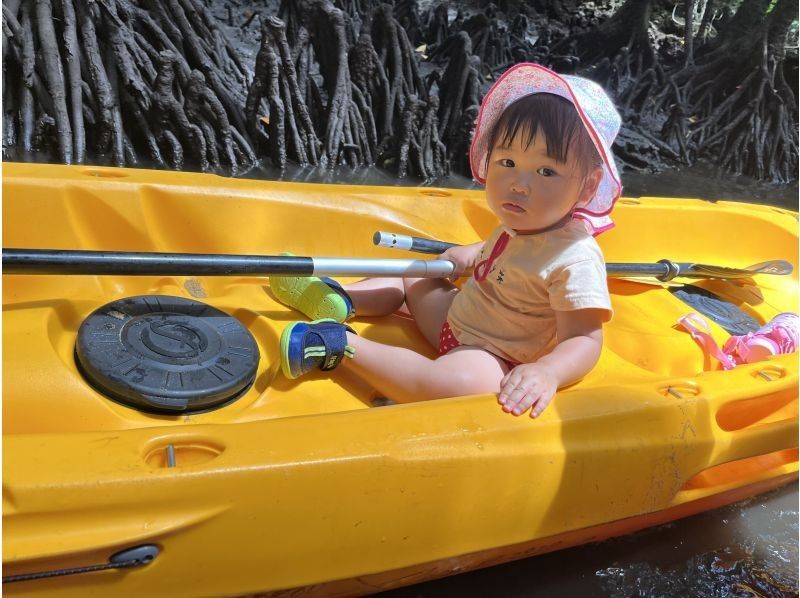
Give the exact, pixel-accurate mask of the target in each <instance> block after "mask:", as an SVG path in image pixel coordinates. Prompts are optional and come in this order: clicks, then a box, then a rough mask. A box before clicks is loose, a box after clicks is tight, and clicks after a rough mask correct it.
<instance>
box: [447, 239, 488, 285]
mask: <svg viewBox="0 0 800 598" xmlns="http://www.w3.org/2000/svg"><path fill="white" fill-rule="evenodd" d="M483 244H484V241H479V242H478V243H473V244H472V245H460V246H458V247H451V248H450V249H448V250H447V251H445V252H444V253H443V254H441V255H440V256H439V259H440V260H450V261H451V262H453V263H454V264H455V265H456V267H455V269H454V270H453V275H452V276H451V277H450V280H452V281H456V280H458V279H459V278H461V276H463V274H464V272H466V271H467V270H470V269H472V268H474V267H475V262H477V261H478V255H480V253H481V249H483Z"/></svg>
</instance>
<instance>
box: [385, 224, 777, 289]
mask: <svg viewBox="0 0 800 598" xmlns="http://www.w3.org/2000/svg"><path fill="white" fill-rule="evenodd" d="M372 242H373V243H374V244H375V245H378V246H380V247H393V248H396V249H405V250H407V251H416V252H419V253H428V254H434V255H438V254H441V253H444V252H445V251H447V250H448V249H449V248H451V247H458V245H456V244H454V243H446V242H444V241H436V240H433V239H421V238H419V237H412V236H410V235H401V234H398V233H387V232H383V231H378V232H376V233H375V234H374V235H373V237H372ZM606 271H607V272H608V275H609V276H610V277H612V278H637V277H652V278H657V279H658V280H661V281H664V282H666V281H668V280H672V279H673V278H676V277H678V276H680V277H682V278H750V277H751V276H754V275H755V274H777V275H786V274H791V273H792V271H793V266H792V264H790V263H789V262H787V261H785V260H771V261H768V262H760V263H758V264H753V265H752V266H747V267H745V268H728V267H725V266H713V265H710V264H696V263H691V262H673V261H671V260H659V261H658V262H656V263H650V264H648V263H642V264H636V263H614V262H610V263H607V264H606Z"/></svg>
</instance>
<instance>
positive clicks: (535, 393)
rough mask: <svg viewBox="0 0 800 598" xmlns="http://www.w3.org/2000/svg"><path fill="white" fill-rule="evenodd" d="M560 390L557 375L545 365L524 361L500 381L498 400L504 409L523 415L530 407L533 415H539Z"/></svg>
mask: <svg viewBox="0 0 800 598" xmlns="http://www.w3.org/2000/svg"><path fill="white" fill-rule="evenodd" d="M557 390H558V381H557V380H556V377H555V375H554V374H553V373H552V372H551V371H550V370H549V369H548V368H547V367H546V366H543V365H539V364H537V363H523V364H521V365H518V366H517V367H515V368H514V369H513V370H511V371H510V372H508V374H506V375H505V376H504V377H503V379H502V380H501V381H500V395H499V397H498V399H497V400H498V402H499V403H500V404H501V405H502V406H503V411H505V412H507V413H513V414H514V415H521V414H523V413H525V412H526V411H527V410H528V409H529V408H531V407H532V409H531V417H538V416H539V415H540V414H541V413H542V411H544V409H545V407H547V405H549V404H550V401H551V400H552V399H553V396H554V395H555V394H556V391H557Z"/></svg>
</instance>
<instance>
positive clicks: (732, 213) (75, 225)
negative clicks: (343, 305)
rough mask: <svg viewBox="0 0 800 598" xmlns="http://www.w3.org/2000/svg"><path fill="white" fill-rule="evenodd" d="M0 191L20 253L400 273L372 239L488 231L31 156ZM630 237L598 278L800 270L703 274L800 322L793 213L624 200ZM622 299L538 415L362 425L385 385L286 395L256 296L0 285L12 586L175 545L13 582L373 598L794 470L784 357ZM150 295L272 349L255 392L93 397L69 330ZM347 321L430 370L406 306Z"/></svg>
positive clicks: (436, 197) (437, 212) (184, 176)
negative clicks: (753, 358) (218, 404)
mask: <svg viewBox="0 0 800 598" xmlns="http://www.w3.org/2000/svg"><path fill="white" fill-rule="evenodd" d="M3 186H4V200H5V201H4V202H3V216H4V221H5V231H4V246H6V247H22V248H24V247H30V248H37V247H40V248H41V247H47V248H54V249H60V248H63V249H95V250H100V249H103V250H120V251H159V252H198V253H199V252H202V253H241V254H259V253H260V254H278V253H280V252H281V251H292V252H293V253H295V254H297V255H311V256H363V257H367V256H369V257H403V256H406V255H407V254H404V253H402V252H395V251H392V250H389V249H381V248H375V247H374V246H373V245H372V242H371V240H372V233H373V232H374V231H376V230H391V231H396V232H400V233H406V234H412V235H416V236H423V237H430V238H438V239H442V240H448V241H452V242H457V243H469V242H474V241H476V240H477V239H479V238H481V237H482V236H484V235H486V234H487V233H488V231H489V230H491V228H492V227H493V226H494V219H493V216H492V215H491V213H490V212H489V211H488V209H487V208H486V207H485V206H484V204H483V197H482V194H481V193H480V192H473V191H456V190H444V189H442V190H439V189H425V188H407V189H404V188H376V187H355V186H325V185H306V184H295V183H275V182H265V181H245V180H230V179H223V178H220V177H215V176H211V175H194V174H190V173H163V172H150V171H136V170H116V169H99V168H88V167H87V168H84V167H64V166H41V165H17V164H6V165H4V179H3ZM615 220H616V222H617V228H616V229H614V230H612V231H609V232H607V233H605V234H603V235H601V237H599V242H600V244H601V246H602V248H603V250H604V252H605V255H606V259H607V260H608V261H614V262H634V261H635V262H653V261H657V260H659V259H661V258H669V259H672V260H675V261H687V262H689V261H698V262H703V263H710V264H719V265H727V266H747V265H750V264H753V263H758V262H762V261H766V260H771V259H786V260H788V261H790V262H791V263H792V264H793V265H794V266H795V274H793V275H791V276H758V277H756V278H755V279H754V280H752V281H749V280H744V281H739V282H737V283H731V282H725V281H702V282H696V283H695V284H698V285H699V286H702V287H704V288H707V289H708V290H711V291H713V292H715V293H717V294H718V295H720V296H722V297H724V298H725V299H726V300H728V301H730V302H731V303H734V304H735V305H736V306H737V307H739V309H741V310H743V311H745V312H746V313H748V314H749V315H751V316H752V317H754V318H756V319H757V320H758V321H759V322H765V321H767V320H769V319H770V318H771V317H772V316H774V315H775V314H776V313H778V312H779V311H785V310H793V309H796V303H797V274H796V268H797V263H798V256H797V232H796V228H797V216H796V214H794V213H792V212H788V211H785V210H780V209H777V208H770V207H762V206H750V205H743V204H728V203H720V204H715V205H713V206H711V205H709V204H708V203H705V202H701V201H697V200H675V199H658V198H642V199H623V200H621V201H620V204H619V206H618V208H617V210H616V211H615ZM654 223H656V224H657V227H658V228H656V227H655V226H654ZM731 240H734V241H736V243H733V244H732V241H731ZM678 282H679V281H678ZM609 284H610V290H611V295H612V302H613V304H614V309H615V316H614V319H613V320H612V321H611V322H610V323H609V324H608V325H607V326H606V327H605V329H604V334H605V343H604V348H603V353H602V356H601V360H600V363H599V364H598V366H597V367H596V368H595V369H594V370H593V371H592V372H591V374H589V375H588V376H587V377H586V378H585V379H584V380H582V381H581V382H579V383H578V384H575V385H573V386H571V387H569V388H566V389H563V390H562V391H561V392H559V394H558V395H557V397H556V398H555V400H554V401H553V403H552V404H551V405H550V407H549V408H548V409H547V410H546V411H545V412H544V414H543V415H542V416H541V417H540V418H539V419H537V420H535V421H534V420H531V419H530V418H527V417H520V418H514V417H512V416H509V415H508V414H505V413H503V412H502V411H501V410H500V408H499V406H498V405H497V400H496V397H495V396H494V395H478V396H472V397H454V398H451V399H443V400H439V401H429V402H422V401H420V402H416V403H411V404H407V405H398V406H392V407H388V408H375V407H374V406H375V405H378V404H381V402H380V401H375V399H376V392H375V391H374V390H373V389H371V388H369V387H368V386H367V385H365V384H363V383H361V382H359V381H357V380H351V379H347V378H346V377H344V376H342V375H340V373H339V372H337V373H335V375H334V376H330V377H329V376H323V375H322V374H319V375H309V376H307V377H304V378H303V379H301V380H297V381H290V380H287V379H285V378H284V377H283V376H282V375H281V374H280V373H279V364H278V361H277V348H278V338H279V335H280V332H281V330H282V329H283V327H284V326H285V325H286V323H287V322H289V321H292V320H295V319H300V318H301V314H297V313H293V312H292V311H291V310H289V309H288V308H287V307H285V306H283V305H280V304H279V303H278V302H276V301H275V299H274V298H273V297H272V295H271V293H270V291H269V287H268V284H267V283H266V281H265V280H264V279H257V278H244V277H235V278H226V277H204V278H187V277H146V276H145V277H132V276H131V277H124V276H11V275H6V276H4V284H3V310H4V311H3V316H4V322H3V323H4V333H3V348H4V351H3V372H4V400H3V415H4V434H3V448H4V451H3V467H4V471H3V490H4V492H3V523H4V531H3V536H4V546H3V563H4V574H5V575H9V574H19V573H27V572H36V571H43V570H54V569H59V568H64V567H70V566H85V565H91V564H97V563H100V562H105V561H106V560H107V559H108V556H109V555H110V554H113V553H115V552H117V551H119V550H122V549H125V548H129V547H132V546H137V545H140V544H144V543H148V544H150V543H152V544H154V545H157V546H159V547H161V548H162V549H163V551H162V553H161V554H160V555H159V556H158V557H157V559H156V560H155V561H154V562H153V564H151V565H148V566H145V567H141V568H138V569H132V570H129V571H125V572H120V571H104V572H101V573H97V574H88V575H74V576H67V577H63V578H54V579H50V580H41V581H35V582H21V583H18V584H7V585H6V586H5V587H4V589H5V590H6V591H8V592H18V593H25V592H33V593H36V592H42V591H49V592H51V593H53V594H59V595H86V593H87V591H89V590H91V589H93V590H95V591H101V592H105V593H114V594H115V595H142V594H146V593H153V592H154V591H157V592H160V593H164V594H169V595H176V596H177V595H197V594H199V593H203V594H246V593H253V592H259V591H272V590H282V589H291V588H301V587H304V588H306V591H307V592H308V593H309V594H311V595H314V594H316V595H347V594H353V593H364V592H371V591H377V590H379V589H387V588H390V587H396V586H398V585H403V584H407V583H414V582H416V581H421V580H423V579H429V578H432V577H437V576H442V575H448V574H450V573H453V572H457V571H462V570H466V569H470V568H475V567H479V566H487V565H489V564H493V563H497V562H503V561H506V560H511V559H514V558H520V557H522V556H525V555H528V554H537V553H540V552H546V551H548V550H555V549H558V548H564V547H566V546H570V545H574V544H579V543H583V542H590V541H596V540H599V539H602V538H605V537H609V536H612V535H616V534H621V533H628V532H631V531H634V530H636V529H641V528H643V527H646V526H649V525H655V524H658V523H663V522H665V521H669V520H671V519H675V518H677V517H682V516H686V515H688V514H691V513H696V512H699V511H701V510H704V509H709V508H713V507H716V506H720V505H723V504H727V503H729V502H732V501H735V500H739V499H742V498H744V497H746V496H750V495H752V494H755V493H758V492H763V491H765V490H767V489H769V488H772V487H777V486H779V485H782V484H785V483H787V482H789V481H790V480H793V479H796V477H797V457H798V456H797V384H798V379H797V365H798V364H797V356H796V355H784V356H779V357H776V358H773V359H771V360H769V361H767V362H762V363H759V364H752V365H748V366H742V367H739V368H736V369H735V370H733V371H730V372H722V371H709V365H708V364H705V363H704V360H703V357H702V354H701V353H700V351H699V349H698V348H697V347H696V345H695V344H694V342H693V341H692V340H691V339H690V337H689V335H688V334H686V333H685V332H681V331H679V330H677V329H676V328H675V324H676V321H677V318H678V317H680V316H682V315H684V314H686V313H688V312H689V311H692V308H690V307H689V306H688V305H685V304H684V303H682V302H681V301H680V300H679V299H678V298H677V297H676V296H675V295H674V294H672V293H671V292H670V291H669V288H667V287H666V286H665V285H662V284H660V283H654V282H653V281H640V282H634V281H628V280H611V281H610V282H609ZM141 294H159V295H162V294H166V295H176V296H181V297H184V298H193V299H196V300H199V301H203V302H205V303H208V304H210V305H213V306H214V307H217V308H219V309H221V310H223V311H225V312H227V313H229V314H231V315H233V316H234V317H236V318H237V319H238V320H239V321H240V322H242V323H243V324H244V325H245V326H246V327H247V328H248V329H249V330H250V332H251V333H252V334H253V336H254V337H255V340H256V343H257V344H258V348H259V351H260V353H261V362H260V365H259V368H258V372H257V374H256V379H255V382H254V384H253V386H252V387H251V388H250V389H249V390H248V391H247V392H246V393H245V394H244V395H243V396H242V397H241V398H239V399H238V400H237V401H235V402H233V403H231V404H229V405H227V406H225V407H223V408H220V409H215V410H213V411H209V412H207V413H197V414H193V415H177V416H168V415H153V414H146V413H141V412H138V411H135V410H133V409H130V408H127V407H124V406H122V405H120V404H118V403H116V402H114V401H111V400H108V399H107V398H105V397H103V396H102V395H100V393H98V392H97V391H96V390H94V389H93V388H92V387H91V386H89V385H88V384H87V383H86V382H85V381H84V380H83V378H82V376H81V375H80V372H78V370H77V368H76V366H75V359H74V346H75V339H76V335H77V331H78V327H79V326H80V324H81V322H82V320H83V319H84V318H85V317H86V316H87V315H89V314H90V313H91V312H92V311H93V310H94V309H96V308H97V307H99V306H101V305H103V304H105V303H107V302H109V301H111V300H113V299H116V298H120V297H128V296H134V295H141ZM354 327H355V328H356V330H357V331H358V332H359V333H360V334H362V335H364V336H367V337H368V338H371V339H375V340H379V341H383V342H387V343H392V344H397V345H401V346H407V347H409V348H413V349H415V350H417V351H420V352H423V353H425V354H427V355H429V356H433V349H432V348H430V347H427V346H426V345H425V342H424V339H423V338H422V336H421V335H420V334H419V333H418V331H417V330H416V328H415V326H414V324H413V322H412V321H410V320H409V319H407V318H404V317H402V316H400V315H393V316H390V317H386V318H377V319H366V318H364V319H358V318H357V319H356V320H355V322H354ZM712 332H713V334H714V336H715V338H716V339H717V340H718V341H722V340H724V338H726V337H727V334H726V333H725V332H724V331H723V330H722V329H721V328H719V327H718V326H716V325H712ZM170 452H171V454H172V456H173V457H174V463H173V464H174V466H171V465H173V464H171V463H170V461H171V459H170V457H169V455H170ZM209 546H213V547H215V548H216V549H215V550H208V547H209ZM310 563H313V566H311V565H310ZM232 572H235V574H233V573H232ZM311 586H313V587H311Z"/></svg>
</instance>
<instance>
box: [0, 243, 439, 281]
mask: <svg viewBox="0 0 800 598" xmlns="http://www.w3.org/2000/svg"><path fill="white" fill-rule="evenodd" d="M452 273H453V263H452V262H450V261H447V260H385V259H347V258H326V257H323V258H317V257H298V256H287V255H277V256H261V255H224V254H194V253H138V252H126V251H71V250H60V249H3V274H94V275H96V274H117V275H128V276H271V275H278V276H356V277H358V276H361V277H365V276H387V277H398V278H402V277H413V278H445V277H448V276H450V275H451V274H452Z"/></svg>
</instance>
